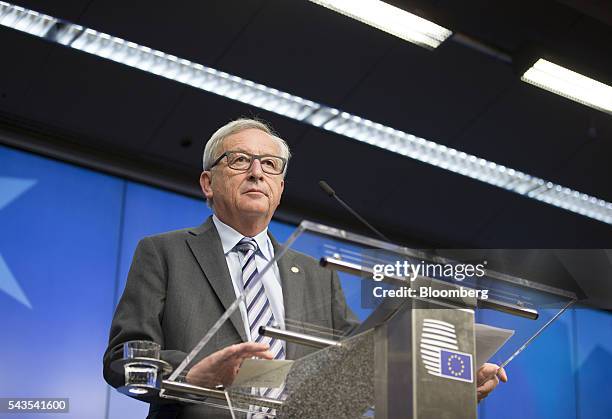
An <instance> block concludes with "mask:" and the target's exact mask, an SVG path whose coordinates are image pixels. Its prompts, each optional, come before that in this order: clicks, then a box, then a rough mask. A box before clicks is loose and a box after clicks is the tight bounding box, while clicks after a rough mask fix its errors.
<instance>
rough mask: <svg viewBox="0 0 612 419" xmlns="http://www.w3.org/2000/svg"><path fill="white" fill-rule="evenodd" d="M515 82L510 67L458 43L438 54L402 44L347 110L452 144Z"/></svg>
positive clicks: (354, 95)
mask: <svg viewBox="0 0 612 419" xmlns="http://www.w3.org/2000/svg"><path fill="white" fill-rule="evenodd" d="M513 82H514V75H513V74H512V72H511V70H510V68H509V67H507V66H506V65H504V64H500V63H498V62H495V61H492V60H490V59H489V58H487V57H483V56H482V55H480V54H477V53H475V52H474V51H472V50H466V49H465V48H464V47H462V46H460V45H457V44H453V43H450V44H444V45H443V46H441V47H440V48H438V49H437V50H435V51H427V50H425V49H422V48H417V47H413V46H410V45H402V46H400V47H398V48H395V49H394V50H393V51H392V53H391V54H389V55H387V56H386V57H385V58H384V60H383V61H382V62H381V63H380V64H379V65H378V66H377V67H376V69H375V70H374V71H373V72H372V73H371V74H370V75H369V76H368V77H367V79H366V80H365V81H364V82H363V83H362V84H361V85H360V86H359V88H358V89H356V91H355V92H353V93H352V95H351V96H350V97H349V98H348V99H347V100H346V101H345V102H344V103H343V104H342V108H343V109H346V110H348V111H349V112H351V113H354V114H357V115H359V116H363V117H366V118H368V119H371V120H374V121H376V122H380V123H383V124H385V125H389V126H391V127H393V128H396V129H401V130H403V131H405V132H408V133H411V134H414V135H417V136H421V137H424V138H426V139H428V140H432V141H435V142H439V143H443V144H453V143H454V139H455V138H456V136H457V135H458V134H459V133H461V132H462V131H463V130H464V129H465V128H466V127H467V126H469V124H471V123H472V120H473V119H475V118H478V117H479V116H480V115H481V114H482V113H483V112H485V111H486V110H487V109H488V107H490V106H491V103H494V102H495V101H496V100H497V99H498V97H499V96H500V95H502V94H503V92H504V91H505V89H507V87H508V86H509V85H510V84H512V83H513ZM459 148H460V147H459Z"/></svg>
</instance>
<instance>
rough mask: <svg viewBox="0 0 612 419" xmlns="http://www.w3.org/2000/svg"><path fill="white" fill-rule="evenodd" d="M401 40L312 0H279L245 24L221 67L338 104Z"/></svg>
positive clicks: (265, 82) (293, 91) (300, 93)
mask: <svg viewBox="0 0 612 419" xmlns="http://www.w3.org/2000/svg"><path fill="white" fill-rule="evenodd" d="M398 43H400V41H399V40H397V38H394V37H392V36H391V35H388V34H385V33H383V32H380V31H377V30H375V29H373V28H371V27H369V26H367V25H364V24H362V23H360V22H356V21H354V20H352V19H349V18H347V17H345V16H342V15H339V14H337V13H332V12H330V11H329V10H327V9H325V8H322V7H320V6H317V5H315V4H313V3H310V2H308V1H285V0H274V1H270V2H268V3H267V6H266V8H265V9H264V10H263V11H262V12H261V13H259V14H258V15H257V17H256V18H255V19H254V21H253V22H252V23H251V24H250V25H249V26H248V27H246V28H245V30H244V32H243V33H242V34H241V36H240V37H239V38H238V39H237V40H236V42H235V44H234V45H233V46H232V48H231V50H229V52H228V54H227V55H226V56H224V57H223V59H222V60H221V61H220V62H219V67H220V69H222V70H224V71H228V72H230V73H232V74H236V75H239V76H241V77H245V78H248V79H251V80H254V81H257V82H259V83H263V84H266V85H269V86H270V87H274V88H277V89H280V90H284V91H287V92H289V93H292V94H296V95H298V96H302V97H305V98H307V99H310V100H314V101H317V102H322V103H325V104H328V105H332V106H337V105H338V104H339V103H340V102H341V100H342V98H343V97H345V96H346V95H347V94H348V93H349V92H350V91H351V90H352V89H353V88H354V86H356V85H357V83H358V82H359V81H360V80H361V79H362V78H363V77H364V76H365V75H366V74H367V73H368V72H369V71H370V70H371V68H372V67H373V66H374V65H375V64H376V63H377V62H378V60H380V58H381V57H382V56H383V54H384V53H385V52H386V51H387V50H388V49H389V48H390V47H391V46H393V45H396V44H398Z"/></svg>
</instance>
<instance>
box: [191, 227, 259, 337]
mask: <svg viewBox="0 0 612 419" xmlns="http://www.w3.org/2000/svg"><path fill="white" fill-rule="evenodd" d="M191 234H193V235H192V236H191V237H189V238H188V239H187V244H188V246H189V248H190V249H191V251H192V252H193V255H194V256H195V258H196V260H197V261H198V264H199V265H200V268H201V269H202V272H203V273H204V277H205V279H206V280H208V282H209V283H210V285H211V287H212V289H213V290H214V291H215V293H216V294H217V297H218V298H219V300H220V301H221V304H223V307H225V309H226V310H227V309H228V308H229V306H230V305H231V304H232V303H233V302H234V301H235V300H236V294H235V292H234V286H233V285H232V278H231V276H230V273H229V269H228V268H227V262H226V260H225V255H224V254H223V246H222V245H221V239H220V238H219V233H217V229H216V228H215V225H214V223H213V221H212V217H209V218H208V220H206V222H204V224H202V225H201V226H200V227H198V228H196V229H193V230H192V231H191ZM230 320H231V322H232V324H233V325H234V328H235V329H236V331H237V332H238V334H239V335H240V337H241V338H242V340H243V341H244V342H246V340H247V338H246V334H245V331H244V323H243V322H242V317H241V315H240V310H238V309H237V310H236V311H235V312H234V313H233V314H232V315H231V316H230Z"/></svg>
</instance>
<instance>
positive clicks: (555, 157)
mask: <svg viewBox="0 0 612 419" xmlns="http://www.w3.org/2000/svg"><path fill="white" fill-rule="evenodd" d="M589 114H590V110H589V109H588V108H586V107H584V106H581V105H578V104H576V103H574V102H572V101H569V100H567V99H564V98H560V97H559V96H556V95H554V94H552V93H549V92H545V91H540V90H539V89H535V88H534V87H532V86H530V85H528V84H526V83H522V82H520V81H517V82H516V83H515V85H514V86H513V88H512V89H511V90H510V91H509V92H508V94H507V95H505V97H504V98H502V99H501V100H500V101H498V102H497V103H496V104H494V105H493V106H492V107H491V108H490V109H489V110H488V111H487V112H486V113H485V114H483V115H482V116H481V117H480V118H479V119H478V120H476V121H475V122H474V124H473V125H472V126H471V127H470V128H469V129H468V130H466V131H465V133H464V134H463V135H462V137H461V138H460V139H459V140H458V143H459V144H460V147H459V148H461V149H462V150H463V151H466V152H469V153H473V154H476V155H478V156H479V157H483V158H485V159H488V160H491V161H494V162H496V163H499V164H504V165H507V166H509V167H512V168H514V169H518V170H522V171H524V172H526V173H528V174H530V175H533V176H538V177H542V178H544V179H546V180H549V181H553V182H555V181H557V180H558V172H559V171H560V170H561V169H562V168H563V164H564V163H565V162H566V161H567V159H568V158H570V157H571V156H572V155H573V154H574V153H575V151H576V150H577V148H578V147H580V145H581V144H582V142H584V141H586V140H587V135H588V127H589V124H588V121H589Z"/></svg>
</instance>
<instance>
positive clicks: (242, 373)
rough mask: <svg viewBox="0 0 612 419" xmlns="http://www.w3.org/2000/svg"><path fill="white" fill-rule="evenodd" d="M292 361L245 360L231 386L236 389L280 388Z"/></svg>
mask: <svg viewBox="0 0 612 419" xmlns="http://www.w3.org/2000/svg"><path fill="white" fill-rule="evenodd" d="M292 364H293V361H288V360H284V359H245V360H244V361H243V362H242V365H241V366H240V370H239V371H238V375H237V376H236V378H235V379H234V383H233V384H232V385H234V386H238V387H271V388H272V387H280V386H281V385H282V384H283V382H284V381H285V378H286V377H287V374H288V373H289V370H290V369H291V365H292Z"/></svg>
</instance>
